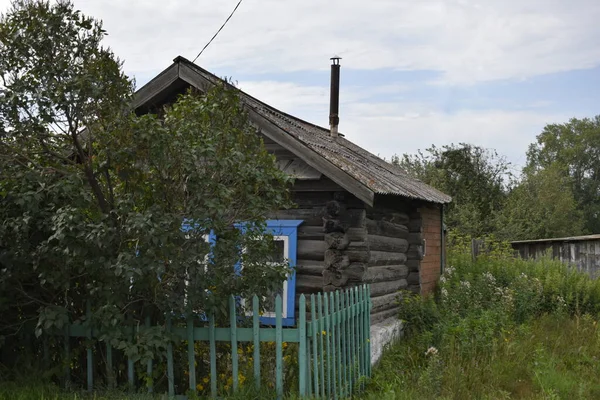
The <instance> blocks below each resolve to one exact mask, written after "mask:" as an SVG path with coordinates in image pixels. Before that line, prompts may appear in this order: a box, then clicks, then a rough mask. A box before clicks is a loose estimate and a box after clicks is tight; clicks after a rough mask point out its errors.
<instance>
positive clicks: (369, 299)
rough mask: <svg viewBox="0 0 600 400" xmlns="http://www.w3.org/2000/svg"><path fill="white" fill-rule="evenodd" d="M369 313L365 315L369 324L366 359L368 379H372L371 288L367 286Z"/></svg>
mask: <svg viewBox="0 0 600 400" xmlns="http://www.w3.org/2000/svg"><path fill="white" fill-rule="evenodd" d="M366 289H367V312H366V315H365V320H366V324H367V351H366V357H367V360H369V362H367V377H368V378H370V377H371V286H369V285H367V288H366Z"/></svg>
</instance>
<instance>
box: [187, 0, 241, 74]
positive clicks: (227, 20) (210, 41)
mask: <svg viewBox="0 0 600 400" xmlns="http://www.w3.org/2000/svg"><path fill="white" fill-rule="evenodd" d="M241 3H242V0H240V1H238V3H237V4H236V6H235V8H234V9H233V11H232V12H231V14H229V17H227V19H226V20H225V22H223V25H221V27H220V28H219V30H218V31H217V33H215V35H214V36H213V37H212V38H211V39H210V40H209V41H208V43H206V45H205V46H204V47H203V48H202V50H200V53H198V55H197V56H196V58H194V60H193V61H192V62H195V61H196V60H197V59H198V57H200V55H201V54H202V52H203V51H204V50H206V48H207V47H208V46H209V45H210V44H211V43H212V41H213V40H214V39H215V38H216V37H217V35H218V34H219V32H221V30H222V29H223V28H224V27H225V25H227V22H229V20H230V19H231V17H233V14H234V13H235V10H237V9H238V7H239V6H240V4H241Z"/></svg>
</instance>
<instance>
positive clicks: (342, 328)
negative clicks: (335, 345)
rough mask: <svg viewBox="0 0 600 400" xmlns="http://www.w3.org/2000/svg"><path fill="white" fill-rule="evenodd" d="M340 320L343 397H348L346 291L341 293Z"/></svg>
mask: <svg viewBox="0 0 600 400" xmlns="http://www.w3.org/2000/svg"><path fill="white" fill-rule="evenodd" d="M340 295H341V296H340V308H341V312H340V318H341V326H340V337H341V348H340V353H341V357H342V361H341V363H340V367H341V369H342V384H341V386H342V396H346V393H347V384H348V374H347V371H346V349H347V348H348V346H346V321H347V320H346V299H345V296H344V291H343V290H342V291H341V292H340Z"/></svg>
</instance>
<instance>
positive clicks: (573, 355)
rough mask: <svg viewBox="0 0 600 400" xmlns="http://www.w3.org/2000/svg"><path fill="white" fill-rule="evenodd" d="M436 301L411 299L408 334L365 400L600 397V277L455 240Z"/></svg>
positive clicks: (405, 313)
mask: <svg viewBox="0 0 600 400" xmlns="http://www.w3.org/2000/svg"><path fill="white" fill-rule="evenodd" d="M448 264H449V265H450V267H448V268H447V270H446V272H445V273H444V275H443V277H442V279H441V282H440V287H439V291H438V293H437V294H436V296H435V298H433V297H429V298H425V299H421V298H419V297H412V296H409V295H407V296H405V297H404V300H403V303H402V305H403V306H402V307H401V310H402V311H401V315H400V318H402V319H403V320H404V321H405V327H406V338H405V339H403V340H402V341H401V342H400V343H398V344H396V345H395V346H393V347H392V348H390V349H389V350H388V352H387V353H386V354H385V355H384V357H383V359H382V360H381V363H380V365H379V367H378V368H376V370H375V374H374V377H373V380H372V383H371V386H370V391H369V393H368V394H367V395H366V396H365V397H366V398H368V399H432V398H440V399H509V398H515V399H567V398H569V399H600V327H599V326H598V319H599V315H600V281H598V280H592V279H590V278H589V277H588V276H587V275H585V274H582V273H579V272H577V271H574V270H572V269H569V268H568V267H566V266H565V265H563V264H561V263H559V262H555V261H552V260H550V259H549V258H546V259H542V260H537V261H526V260H521V259H516V258H514V257H513V255H512V252H511V251H510V250H509V249H508V247H507V246H506V245H502V244H497V245H496V246H495V247H494V248H493V249H492V251H490V252H489V253H488V254H486V255H484V256H482V257H480V258H479V259H478V260H477V261H475V262H474V261H473V260H472V259H471V255H470V252H469V249H468V246H467V242H461V241H460V240H455V242H454V245H453V247H452V249H451V251H450V252H449V258H448Z"/></svg>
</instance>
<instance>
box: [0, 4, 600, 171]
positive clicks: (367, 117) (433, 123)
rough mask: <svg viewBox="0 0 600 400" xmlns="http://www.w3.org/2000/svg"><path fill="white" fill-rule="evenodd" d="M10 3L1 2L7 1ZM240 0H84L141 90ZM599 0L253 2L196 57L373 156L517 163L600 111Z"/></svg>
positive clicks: (190, 53) (187, 53)
mask: <svg viewBox="0 0 600 400" xmlns="http://www.w3.org/2000/svg"><path fill="white" fill-rule="evenodd" d="M8 3H9V1H8V0H0V9H2V10H5V9H6V8H7V5H8ZM236 3H237V0H218V1H217V0H162V1H157V0H127V1H124V0H76V1H75V4H76V6H77V7H78V8H80V9H81V10H82V11H83V12H84V13H86V14H88V15H92V16H94V17H96V18H99V19H102V20H103V21H104V27H105V29H106V30H107V31H108V33H109V36H108V37H107V38H106V44H108V45H109V46H110V47H111V48H112V49H113V50H114V52H115V53H116V54H117V55H118V56H119V57H120V58H121V59H122V60H124V62H125V64H124V67H125V71H126V73H127V74H129V75H130V76H134V77H135V78H136V81H137V84H138V87H140V86H141V85H143V84H144V83H146V82H147V81H148V80H150V79H151V78H153V77H154V76H155V75H156V74H157V73H159V72H160V71H161V70H163V69H164V68H166V67H168V66H169V64H170V63H171V62H172V60H173V58H175V57H176V56H178V55H182V56H184V57H186V58H188V59H190V60H191V59H193V58H194V57H195V56H196V54H197V53H198V52H199V51H200V49H201V48H202V47H203V46H204V45H205V44H206V42H207V41H208V40H209V39H210V37H211V36H212V35H213V34H214V33H215V32H216V30H217V29H218V28H219V26H220V25H221V24H222V23H223V22H224V20H225V18H226V17H227V16H228V15H229V13H230V12H231V10H232V9H233V7H234V6H235V5H236ZM598 21H600V1H598V0H570V1H567V0H480V1H471V0H446V1H435V0H431V1H430V0H419V1H416V0H369V1H364V0H363V1H357V0H336V1H331V0H330V1H323V0H244V1H243V2H242V4H241V5H240V7H239V9H238V10H237V12H236V14H235V15H234V16H233V17H232V19H231V20H230V21H229V23H228V25H227V26H226V27H225V28H224V30H223V31H222V32H221V33H220V34H219V36H218V37H217V39H216V40H215V41H214V42H213V43H212V44H211V45H210V46H209V47H208V49H207V50H206V51H205V52H204V54H203V55H202V56H201V57H200V58H199V59H198V60H197V63H198V64H199V65H200V66H202V67H204V68H206V69H208V70H209V71H211V72H213V73H215V74H216V75H218V76H227V77H231V78H233V79H234V80H236V81H237V82H238V84H239V87H240V88H241V89H242V90H244V91H246V92H248V93H250V94H251V95H253V96H255V97H257V98H259V99H261V100H263V101H265V102H267V103H269V104H271V105H272V106H274V107H276V108H279V109H281V110H282V111H285V112H288V113H291V114H294V115H296V116H298V117H300V118H303V119H305V120H308V121H310V122H313V123H316V124H319V125H321V126H327V124H328V101H329V97H328V96H329V94H328V91H329V65H330V61H329V57H331V56H332V55H334V54H335V55H339V56H341V57H342V58H343V59H342V61H341V64H342V77H341V93H340V97H341V100H340V101H341V105H340V131H341V132H342V133H344V134H345V135H346V137H347V138H349V139H350V140H352V141H354V142H355V143H357V144H359V145H360V146H363V147H365V148H366V149H368V150H370V151H371V152H373V153H375V154H379V155H380V156H382V157H386V158H389V157H390V156H391V155H393V154H396V153H397V154H402V153H413V152H416V151H417V150H418V149H424V148H427V147H429V145H431V144H435V145H436V146H441V145H444V144H449V143H452V142H454V143H458V142H469V143H474V144H477V145H481V146H485V147H490V148H495V149H497V150H498V152H500V153H501V154H504V155H506V156H507V157H508V158H509V160H510V161H512V162H514V163H515V164H517V165H522V164H523V163H524V161H525V151H526V149H527V145H528V144H529V143H531V142H532V141H534V140H535V136H536V135H537V134H538V133H539V132H540V131H541V129H542V128H543V126H544V125H545V124H547V123H553V122H565V121H567V120H568V119H569V118H570V117H573V116H575V117H586V116H593V115H596V114H600V110H599V109H598V107H597V105H598V104H600V90H599V89H600V23H599V22H598Z"/></svg>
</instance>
